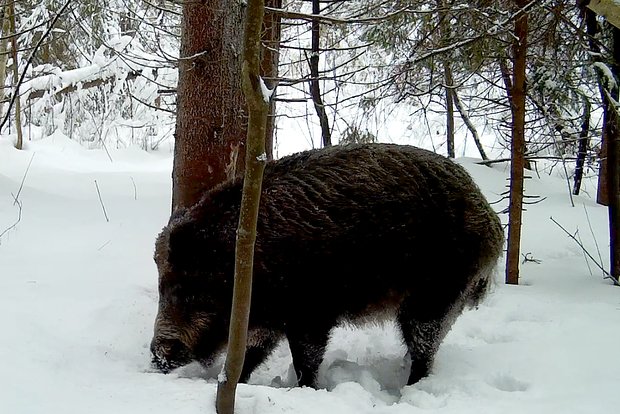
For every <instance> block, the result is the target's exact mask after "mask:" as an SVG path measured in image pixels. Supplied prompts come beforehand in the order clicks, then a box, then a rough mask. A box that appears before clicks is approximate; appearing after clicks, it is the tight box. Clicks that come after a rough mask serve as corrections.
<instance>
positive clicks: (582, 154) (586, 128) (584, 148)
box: [573, 96, 592, 195]
mask: <svg viewBox="0 0 620 414" xmlns="http://www.w3.org/2000/svg"><path fill="white" fill-rule="evenodd" d="M591 112H592V105H591V104H590V100H589V99H588V98H587V97H586V96H584V97H583V119H582V122H581V132H580V133H579V145H578V147H577V161H576V163H575V180H574V185H573V194H574V195H579V191H580V190H581V182H582V181H583V168H584V165H585V162H586V156H587V155H588V144H589V141H590V140H589V139H588V137H589V136H590V115H591Z"/></svg>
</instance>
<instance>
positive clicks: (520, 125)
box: [506, 0, 528, 285]
mask: <svg viewBox="0 0 620 414" xmlns="http://www.w3.org/2000/svg"><path fill="white" fill-rule="evenodd" d="M515 3H516V5H517V7H518V8H522V7H524V6H525V5H526V4H527V1H526V0H516V1H515ZM527 20H528V16H527V13H523V14H522V15H521V16H520V17H518V18H517V20H516V21H515V39H514V43H513V71H512V88H511V89H510V90H509V91H508V93H509V98H510V104H511V109H512V142H511V154H512V161H511V164H510V207H509V218H508V253H507V259H506V283H508V284H514V285H516V284H519V261H520V260H519V259H520V257H519V254H520V247H521V246H520V245H521V221H522V216H523V179H524V176H523V175H524V174H523V170H524V168H525V96H526V95H525V81H526V76H525V74H526V61H527V24H528V21H527Z"/></svg>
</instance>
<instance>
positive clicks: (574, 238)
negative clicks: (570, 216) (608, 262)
mask: <svg viewBox="0 0 620 414" xmlns="http://www.w3.org/2000/svg"><path fill="white" fill-rule="evenodd" d="M549 219H551V221H553V222H554V223H555V224H556V225H557V226H558V227H559V228H561V229H562V231H564V233H566V234H567V235H568V237H570V238H571V239H573V240H574V241H575V243H577V245H578V246H579V247H580V248H581V250H582V251H583V252H584V254H586V255H587V256H588V257H589V258H590V260H592V262H593V263H594V264H595V265H596V266H597V267H598V268H599V269H600V270H601V271H602V272H603V274H604V275H605V276H604V277H603V279H611V281H612V282H613V284H614V285H616V286H620V282H618V281H617V280H616V279H615V278H614V277H613V276H612V275H611V274H610V273H609V272H608V271H607V270H605V268H604V267H603V265H602V264H600V263H599V262H597V261H596V259H595V258H594V257H593V256H592V255H591V254H590V252H588V250H587V249H586V248H585V247H584V245H583V244H582V243H581V242H580V241H579V240H578V239H577V238H576V237H575V236H573V235H572V234H571V233H570V232H569V231H568V230H566V229H565V228H564V227H563V226H562V225H561V224H560V223H558V222H557V221H555V219H554V218H553V217H549Z"/></svg>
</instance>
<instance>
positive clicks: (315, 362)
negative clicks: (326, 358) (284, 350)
mask: <svg viewBox="0 0 620 414" xmlns="http://www.w3.org/2000/svg"><path fill="white" fill-rule="evenodd" d="M330 330H331V326H329V327H322V328H318V327H315V326H313V327H309V326H308V324H306V323H300V324H296V327H295V329H289V330H287V331H286V337H287V338H288V343H289V347H290V349H291V356H292V357H293V367H294V368H295V373H296V374H297V383H298V384H299V386H307V387H314V388H316V379H317V378H316V377H317V372H318V370H319V365H321V361H323V355H324V354H325V347H326V346H327V341H328V340H329V332H330Z"/></svg>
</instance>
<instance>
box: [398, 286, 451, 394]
mask: <svg viewBox="0 0 620 414" xmlns="http://www.w3.org/2000/svg"><path fill="white" fill-rule="evenodd" d="M431 292H432V291H431ZM453 302H456V299H454V300H451V299H450V298H449V299H448V300H445V298H441V297H440V296H438V295H430V294H428V295H427V296H424V295H412V296H409V297H408V298H407V299H405V300H404V301H403V304H402V305H401V307H400V309H399V311H398V316H397V321H398V325H399V326H400V329H401V332H402V335H403V339H404V341H405V344H406V345H407V349H408V351H409V355H410V357H411V372H410V375H409V379H408V381H407V384H408V385H411V384H415V383H416V382H418V381H419V380H420V379H422V378H424V377H426V376H427V375H428V374H429V372H430V370H431V367H432V365H433V360H434V359H435V353H436V352H437V349H438V348H439V345H440V344H441V341H442V340H443V338H444V337H445V336H446V334H447V333H448V330H449V329H450V326H451V325H452V322H453V321H454V315H455V312H456V311H455V308H456V307H459V304H458V303H453Z"/></svg>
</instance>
